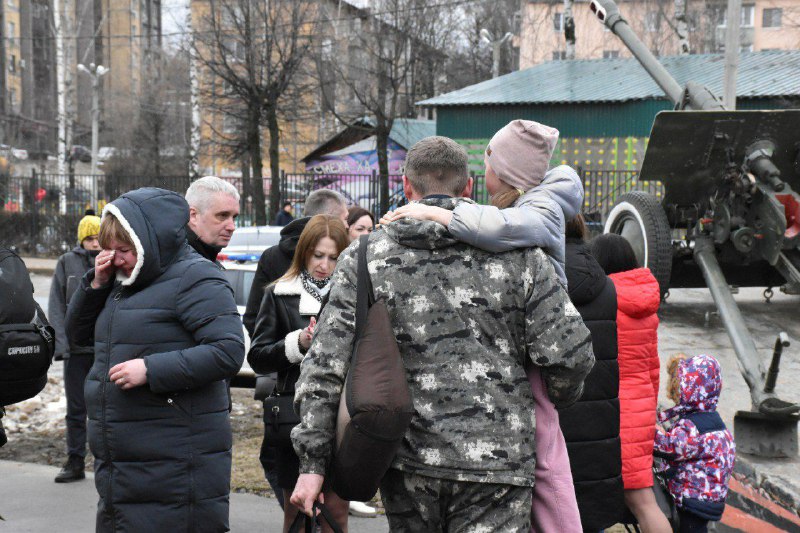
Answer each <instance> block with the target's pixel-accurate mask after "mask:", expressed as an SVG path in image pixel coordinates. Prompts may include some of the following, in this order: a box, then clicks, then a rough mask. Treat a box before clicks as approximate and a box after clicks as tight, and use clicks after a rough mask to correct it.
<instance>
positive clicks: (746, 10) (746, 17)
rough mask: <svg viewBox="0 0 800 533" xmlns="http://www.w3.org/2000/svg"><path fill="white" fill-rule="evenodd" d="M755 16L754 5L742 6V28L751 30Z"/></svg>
mask: <svg viewBox="0 0 800 533" xmlns="http://www.w3.org/2000/svg"><path fill="white" fill-rule="evenodd" d="M755 16H756V5H755V4H742V26H744V27H749V28H752V27H753V20H755Z"/></svg>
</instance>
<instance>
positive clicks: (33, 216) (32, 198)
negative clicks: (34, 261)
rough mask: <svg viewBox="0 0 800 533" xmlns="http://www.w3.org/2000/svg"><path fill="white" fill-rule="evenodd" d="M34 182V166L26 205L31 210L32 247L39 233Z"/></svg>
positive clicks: (35, 180)
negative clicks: (28, 203)
mask: <svg viewBox="0 0 800 533" xmlns="http://www.w3.org/2000/svg"><path fill="white" fill-rule="evenodd" d="M36 182H37V179H36V169H35V168H34V169H33V172H32V175H31V191H30V195H29V202H30V205H29V206H28V209H30V212H31V241H32V242H33V245H34V247H35V246H36V239H37V236H38V235H39V210H38V209H37V207H36Z"/></svg>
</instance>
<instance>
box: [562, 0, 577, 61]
mask: <svg viewBox="0 0 800 533" xmlns="http://www.w3.org/2000/svg"><path fill="white" fill-rule="evenodd" d="M572 5H573V0H564V21H563V25H564V41H566V46H567V48H566V50H567V54H566V58H567V59H575V18H574V17H573V16H572Z"/></svg>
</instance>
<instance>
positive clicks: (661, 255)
mask: <svg viewBox="0 0 800 533" xmlns="http://www.w3.org/2000/svg"><path fill="white" fill-rule="evenodd" d="M631 220H633V221H635V222H636V224H637V225H638V227H639V230H640V231H641V234H642V236H643V238H644V243H643V245H644V246H643V248H644V254H645V260H644V261H643V263H644V264H642V265H641V266H645V267H647V268H649V269H650V272H652V273H653V276H655V278H656V280H657V281H658V285H659V288H660V289H661V296H662V297H663V296H664V294H666V292H667V291H668V290H669V277H670V274H671V272H672V230H671V229H670V227H669V222H668V221H667V214H666V213H665V212H664V208H663V207H661V203H660V202H659V201H658V200H657V199H656V198H655V196H653V195H652V194H648V193H646V192H641V191H633V192H629V193H626V194H623V195H622V196H620V197H619V198H618V199H617V201H616V203H615V204H614V207H613V208H612V209H611V211H610V212H609V213H608V217H607V218H606V223H605V226H604V228H603V233H616V234H618V235H619V234H621V232H622V227H623V225H624V223H625V222H627V221H631Z"/></svg>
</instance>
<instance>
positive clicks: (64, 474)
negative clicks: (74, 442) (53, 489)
mask: <svg viewBox="0 0 800 533" xmlns="http://www.w3.org/2000/svg"><path fill="white" fill-rule="evenodd" d="M84 469H85V465H84V463H83V457H78V456H75V455H71V456H70V457H69V459H67V462H66V463H64V467H63V468H62V469H61V471H60V472H59V473H58V474H57V475H56V480H55V481H56V483H72V482H73V481H80V480H81V479H85V478H86V473H85V472H84Z"/></svg>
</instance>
